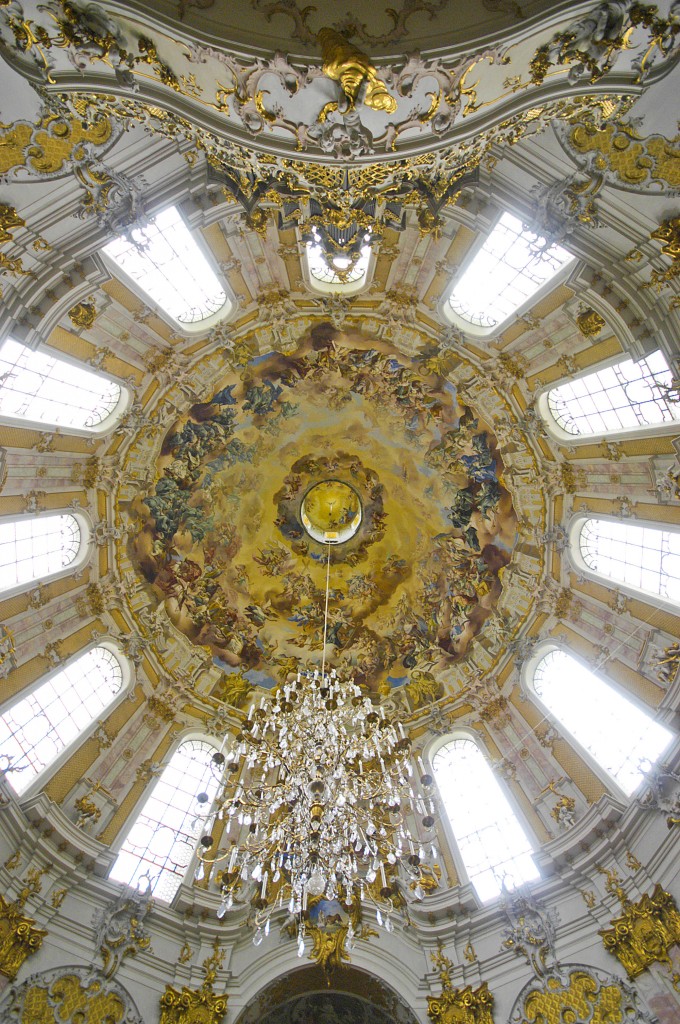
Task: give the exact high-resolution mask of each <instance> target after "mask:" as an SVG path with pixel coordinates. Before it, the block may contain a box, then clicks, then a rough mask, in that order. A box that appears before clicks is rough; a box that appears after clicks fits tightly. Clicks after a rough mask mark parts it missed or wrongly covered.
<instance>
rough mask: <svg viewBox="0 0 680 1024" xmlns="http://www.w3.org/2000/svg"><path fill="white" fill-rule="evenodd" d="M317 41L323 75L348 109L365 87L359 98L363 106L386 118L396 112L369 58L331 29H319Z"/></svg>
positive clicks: (392, 101)
mask: <svg viewBox="0 0 680 1024" xmlns="http://www.w3.org/2000/svg"><path fill="white" fill-rule="evenodd" d="M317 38H318V40H319V42H320V43H321V52H322V58H323V70H324V74H326V75H328V77H329V78H332V79H333V81H334V82H339V83H340V87H341V88H342V91H343V92H344V94H345V96H346V97H347V99H348V100H349V106H350V109H351V108H353V107H354V106H355V105H356V103H357V100H358V99H359V94H360V92H361V89H362V86H363V85H364V83H365V86H366V88H365V92H364V94H363V97H362V101H363V103H364V104H365V106H367V107H370V108H371V109H372V110H380V111H383V112H384V113H386V114H393V113H394V112H395V111H396V109H397V101H396V99H395V98H394V96H391V95H390V93H389V92H388V91H387V86H386V85H385V83H384V82H383V81H382V79H380V78H378V72H377V70H376V69H375V67H374V66H373V65H372V64H371V60H370V57H368V56H367V55H366V54H365V53H362V51H361V50H358V49H357V48H356V47H355V46H352V44H351V43H349V42H348V41H347V40H346V39H345V37H344V36H342V35H340V33H339V32H336V31H335V29H333V28H322V29H321V31H320V32H319V34H318V36H317ZM324 110H326V107H324Z"/></svg>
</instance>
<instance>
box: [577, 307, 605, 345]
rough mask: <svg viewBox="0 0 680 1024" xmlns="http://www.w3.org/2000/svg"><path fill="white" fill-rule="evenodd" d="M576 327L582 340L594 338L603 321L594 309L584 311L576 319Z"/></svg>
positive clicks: (603, 323) (603, 324)
mask: <svg viewBox="0 0 680 1024" xmlns="http://www.w3.org/2000/svg"><path fill="white" fill-rule="evenodd" d="M576 326H577V327H578V329H579V331H580V332H581V334H582V335H583V337H584V338H596V337H597V335H598V334H599V333H600V331H601V330H602V328H603V327H604V326H605V321H604V320H603V318H602V317H601V316H600V314H599V313H597V312H596V311H595V310H594V309H590V308H588V309H584V310H582V311H581V312H580V313H579V314H578V316H577V317H576Z"/></svg>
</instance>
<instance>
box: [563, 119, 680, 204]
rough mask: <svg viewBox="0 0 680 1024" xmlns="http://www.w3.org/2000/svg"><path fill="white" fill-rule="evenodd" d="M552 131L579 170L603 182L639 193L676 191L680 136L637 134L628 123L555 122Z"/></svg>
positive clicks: (679, 184)
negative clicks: (599, 125) (667, 136)
mask: <svg viewBox="0 0 680 1024" xmlns="http://www.w3.org/2000/svg"><path fill="white" fill-rule="evenodd" d="M555 133H556V135H557V138H558V139H559V141H560V143H561V145H562V147H563V148H564V150H565V151H566V152H567V153H568V154H569V156H570V157H571V158H572V160H574V161H575V162H576V164H577V165H578V167H579V169H580V170H581V171H583V172H584V173H587V174H588V175H591V176H593V177H594V178H599V179H600V180H601V181H602V183H603V184H607V185H610V186H612V187H613V188H618V189H623V190H625V191H628V192H639V193H642V194H646V193H652V194H658V193H663V194H664V195H678V194H679V193H680V136H676V137H675V138H672V139H667V138H665V137H664V136H663V135H648V136H641V135H640V134H639V133H638V132H637V130H636V129H635V127H634V126H633V125H632V124H629V123H627V122H625V121H623V122H622V121H619V122H616V121H612V122H610V123H609V124H605V125H602V126H601V127H595V126H593V125H590V124H588V123H585V124H572V125H568V124H567V125H565V124H562V123H560V122H556V123H555Z"/></svg>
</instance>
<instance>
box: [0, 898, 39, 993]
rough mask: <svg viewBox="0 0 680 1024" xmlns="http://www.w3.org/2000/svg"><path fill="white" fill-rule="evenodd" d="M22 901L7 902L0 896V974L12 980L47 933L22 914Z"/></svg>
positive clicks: (36, 949)
mask: <svg viewBox="0 0 680 1024" xmlns="http://www.w3.org/2000/svg"><path fill="white" fill-rule="evenodd" d="M23 905H24V903H23V901H22V900H21V898H19V900H17V901H16V902H15V903H9V902H8V901H7V900H6V899H5V898H4V897H3V896H0V974H4V975H5V977H6V978H9V979H10V981H13V980H14V978H16V976H17V974H18V972H19V968H20V967H21V966H22V965H23V963H24V961H25V960H26V959H27V957H29V956H31V955H32V954H33V953H36V952H37V951H38V950H39V949H40V947H41V945H42V940H43V939H44V937H45V936H46V935H47V932H46V931H43V929H42V928H36V927H35V921H33V920H32V919H31V918H30V917H25V916H24V915H23V914H22V910H23Z"/></svg>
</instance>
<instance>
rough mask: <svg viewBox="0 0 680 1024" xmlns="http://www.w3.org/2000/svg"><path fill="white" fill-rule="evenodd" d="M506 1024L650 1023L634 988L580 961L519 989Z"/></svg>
mask: <svg viewBox="0 0 680 1024" xmlns="http://www.w3.org/2000/svg"><path fill="white" fill-rule="evenodd" d="M509 1020H510V1024H531V1022H535V1021H541V1024H564V1022H566V1021H572V1020H573V1021H577V1020H578V1021H579V1024H604V1021H622V1020H625V1021H629V1022H630V1024H651V1021H650V1018H649V1017H648V1015H647V1014H646V1013H645V1012H644V1011H643V1010H641V1009H640V1006H639V1004H638V1000H637V995H636V993H635V991H634V989H633V988H632V987H631V986H629V985H626V984H624V983H623V982H621V981H620V979H619V978H616V977H614V975H611V974H608V973H607V972H606V971H601V970H598V969H597V968H596V967H586V966H584V965H582V964H564V965H563V966H562V967H561V968H560V970H559V972H558V973H554V974H551V975H549V976H548V977H547V978H534V979H532V980H531V981H530V982H529V983H528V984H527V985H525V987H524V988H523V989H522V991H521V992H520V994H519V996H518V997H517V999H516V1001H515V1005H514V1007H513V1009H512V1012H511V1014H510V1018H509Z"/></svg>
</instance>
